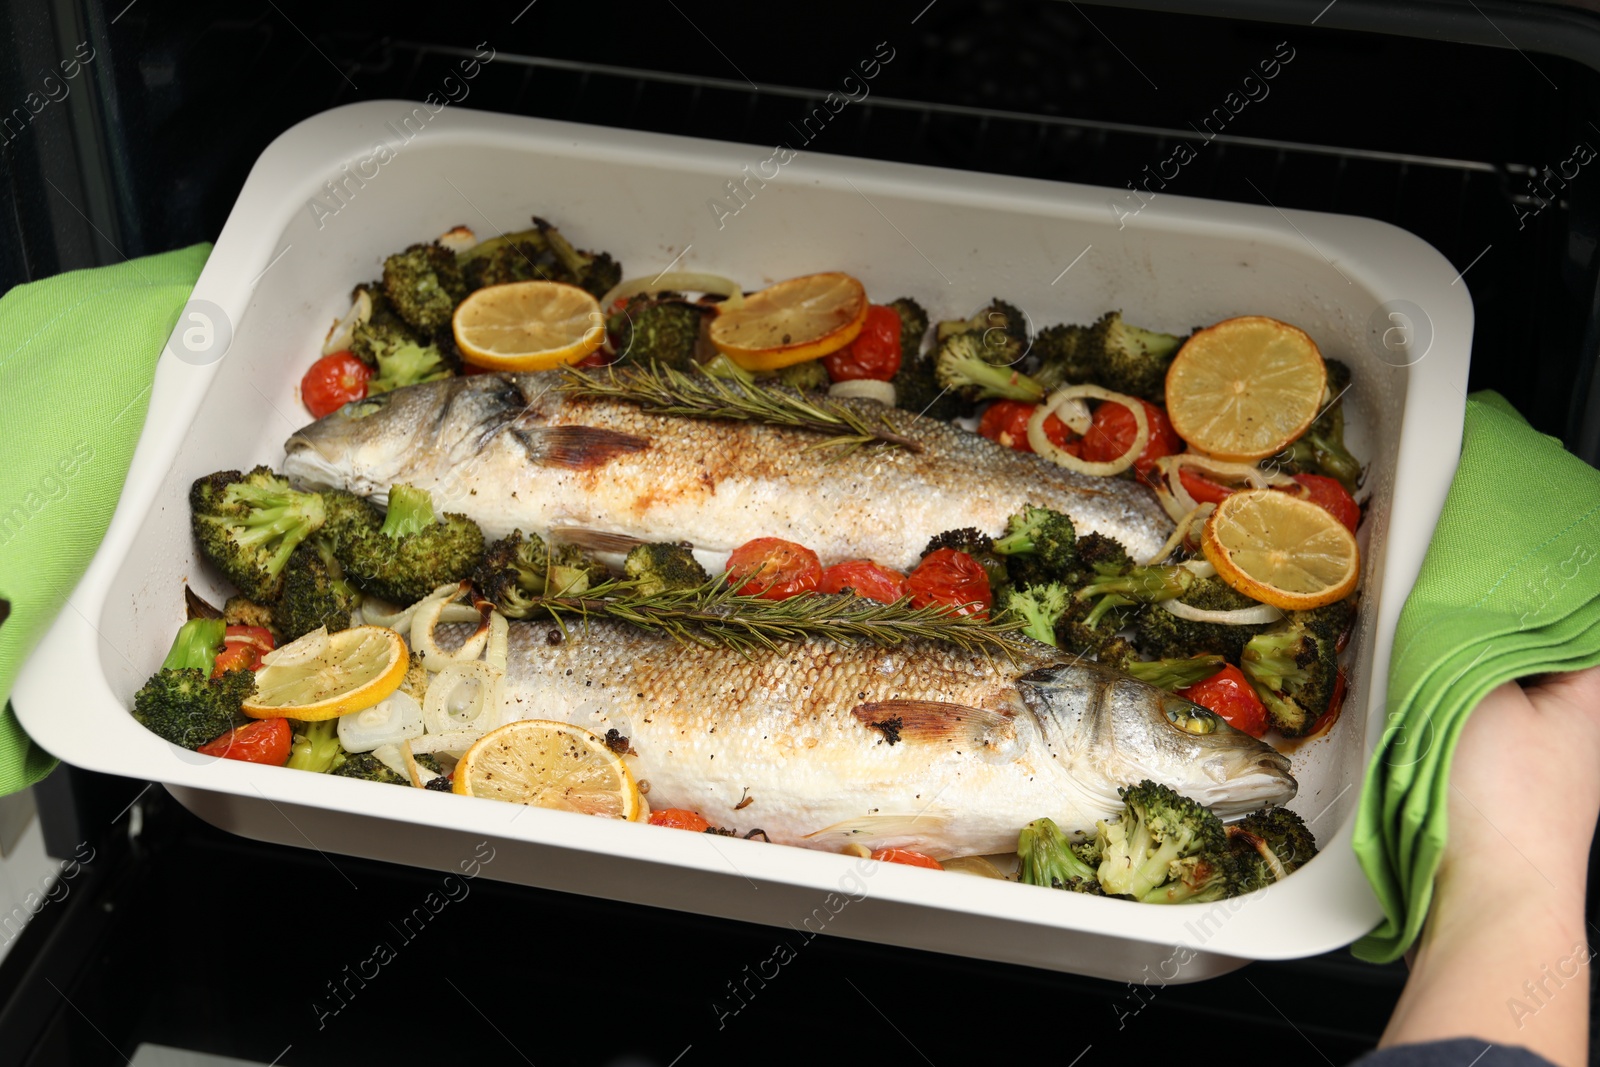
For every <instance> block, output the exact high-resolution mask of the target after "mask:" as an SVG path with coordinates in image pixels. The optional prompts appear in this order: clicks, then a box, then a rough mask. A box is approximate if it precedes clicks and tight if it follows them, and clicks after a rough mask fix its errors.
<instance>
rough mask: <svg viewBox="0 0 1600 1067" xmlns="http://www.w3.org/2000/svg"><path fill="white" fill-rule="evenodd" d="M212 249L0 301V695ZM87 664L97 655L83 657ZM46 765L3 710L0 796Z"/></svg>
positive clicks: (44, 613) (71, 582) (80, 545)
mask: <svg viewBox="0 0 1600 1067" xmlns="http://www.w3.org/2000/svg"><path fill="white" fill-rule="evenodd" d="M210 252H211V246H210V245H208V244H201V245H195V246H193V247H191V248H185V249H181V250H179V251H176V252H167V253H164V254H162V255H159V256H149V257H147V258H144V259H136V260H130V261H129V262H126V263H120V264H118V265H117V266H114V267H98V268H96V269H94V270H79V271H71V272H69V273H67V274H60V275H57V276H56V277H54V278H46V279H45V280H44V281H39V282H32V283H30V284H28V285H19V286H17V287H16V288H15V289H12V290H11V291H10V292H9V293H6V294H5V296H4V297H0V441H3V442H4V448H5V460H4V462H0V599H3V600H5V601H6V602H8V605H9V614H8V615H7V617H5V618H4V620H3V621H0V701H6V700H7V698H8V697H9V696H10V694H11V686H12V684H13V683H14V682H15V681H16V677H17V672H18V671H19V670H21V669H22V663H23V660H25V659H26V658H27V656H28V653H30V652H31V651H33V647H34V646H35V645H36V644H37V643H38V641H39V638H40V637H42V636H43V635H44V632H45V630H46V629H47V628H48V627H49V625H50V623H51V622H52V621H53V620H54V619H55V617H56V614H57V613H58V612H60V611H63V610H66V611H76V610H77V609H76V608H75V607H73V606H72V604H71V602H70V601H69V600H68V597H69V596H70V594H71V593H72V590H73V589H74V588H75V587H76V586H77V584H78V579H79V578H80V577H82V576H83V572H84V570H85V569H86V568H87V567H88V565H89V560H90V558H91V557H93V556H94V552H95V549H96V548H98V547H99V546H100V539H101V538H102V537H104V536H105V532H106V526H107V525H108V524H109V523H110V522H111V513H112V511H113V510H114V509H115V507H116V505H117V498H118V497H119V496H120V495H121V493H122V483H123V481H124V479H126V477H127V474H128V463H129V461H130V460H131V458H132V456H133V446H134V443H135V442H136V441H137V440H138V438H139V430H140V427H142V426H143V425H144V417H145V412H146V410H147V408H148V406H149V398H150V386H151V382H152V379H153V377H154V375H155V366H156V358H157V357H158V356H160V354H161V349H162V346H163V345H164V344H165V343H166V340H167V336H168V334H169V333H170V332H171V331H172V327H173V324H174V323H175V322H176V321H177V318H178V313H179V311H180V310H181V309H182V307H183V305H184V302H185V301H187V300H188V299H189V293H190V291H191V290H193V289H194V283H195V279H196V278H198V277H199V276H200V268H201V267H202V266H204V265H205V261H206V256H207V255H209V254H210ZM83 654H84V657H85V659H87V658H89V657H91V656H93V655H95V654H96V653H95V650H94V649H92V648H86V649H84V650H83ZM55 765H56V761H55V759H54V758H53V757H51V756H50V755H49V754H48V753H47V752H45V751H43V750H42V749H40V748H39V747H38V746H37V745H35V744H34V743H33V741H32V740H31V739H30V738H29V737H28V735H27V734H26V733H24V732H23V729H22V726H21V724H20V723H18V722H17V716H16V714H15V712H14V711H13V710H12V708H11V705H10V703H9V702H7V703H6V704H5V711H4V713H3V714H0V796H3V795H6V794H9V793H15V792H16V791H18V790H19V789H25V788H27V787H28V786H30V785H32V784H33V783H34V782H37V781H38V780H39V779H41V778H43V777H44V776H45V775H47V774H49V773H50V772H51V771H52V770H54V769H55Z"/></svg>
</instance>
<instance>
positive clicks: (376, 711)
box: [339, 689, 422, 752]
mask: <svg viewBox="0 0 1600 1067" xmlns="http://www.w3.org/2000/svg"><path fill="white" fill-rule="evenodd" d="M421 736H422V705H421V704H418V703H417V701H416V699H415V698H414V697H412V696H411V694H410V693H406V692H402V691H400V690H398V689H397V690H395V691H394V692H393V693H391V694H389V696H387V697H385V698H384V699H383V700H381V701H379V702H378V703H377V704H376V705H375V706H373V707H370V708H367V709H366V710H364V711H352V712H351V713H350V714H348V715H341V716H340V717H339V743H340V744H341V745H343V746H344V748H345V751H346V752H371V751H372V750H373V749H375V748H378V747H379V746H381V745H396V744H399V743H400V742H401V741H406V740H409V739H410V738H413V737H421Z"/></svg>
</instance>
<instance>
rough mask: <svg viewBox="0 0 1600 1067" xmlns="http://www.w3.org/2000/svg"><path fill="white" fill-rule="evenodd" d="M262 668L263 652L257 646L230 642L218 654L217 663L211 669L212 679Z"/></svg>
mask: <svg viewBox="0 0 1600 1067" xmlns="http://www.w3.org/2000/svg"><path fill="white" fill-rule="evenodd" d="M259 666H261V650H260V649H259V648H257V647H256V646H255V645H249V644H244V643H242V642H229V643H228V644H225V645H223V646H222V651H221V652H218V653H217V662H216V663H215V664H214V665H213V666H212V668H211V677H213V678H221V677H222V676H223V675H224V674H226V673H227V672H229V671H253V670H255V669H256V668H257V667H259Z"/></svg>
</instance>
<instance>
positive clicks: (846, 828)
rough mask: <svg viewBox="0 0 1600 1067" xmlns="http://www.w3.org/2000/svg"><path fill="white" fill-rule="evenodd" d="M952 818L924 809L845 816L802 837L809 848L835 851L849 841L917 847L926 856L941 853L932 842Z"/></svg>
mask: <svg viewBox="0 0 1600 1067" xmlns="http://www.w3.org/2000/svg"><path fill="white" fill-rule="evenodd" d="M951 822H952V820H951V818H950V817H949V816H948V815H935V814H930V813H928V812H923V813H922V814H920V815H863V816H862V817H861V818H859V819H846V820H844V821H843V822H836V823H834V824H833V825H832V826H824V827H823V828H822V829H820V830H818V831H816V832H815V833H810V834H807V835H806V836H805V840H806V842H807V843H808V845H809V846H810V847H812V848H826V849H833V850H838V849H842V848H844V847H845V846H846V845H849V844H858V845H862V846H864V847H866V848H869V849H880V848H897V847H898V848H916V849H917V851H919V852H926V853H928V854H929V855H934V854H936V853H942V851H943V850H942V849H940V848H939V847H938V845H937V844H934V843H931V842H932V840H933V839H935V838H938V837H939V836H940V835H941V834H942V833H944V831H946V830H948V829H949V827H950V824H951Z"/></svg>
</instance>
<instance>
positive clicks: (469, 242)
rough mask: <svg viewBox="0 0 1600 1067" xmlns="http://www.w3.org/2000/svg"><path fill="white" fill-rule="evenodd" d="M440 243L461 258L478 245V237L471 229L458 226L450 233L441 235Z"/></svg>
mask: <svg viewBox="0 0 1600 1067" xmlns="http://www.w3.org/2000/svg"><path fill="white" fill-rule="evenodd" d="M438 243H439V244H441V245H444V247H446V248H448V249H449V250H450V251H452V252H454V253H455V254H456V255H458V256H459V255H461V254H462V253H464V252H468V251H470V250H471V249H472V248H473V247H475V246H476V245H477V243H478V235H477V234H475V233H473V232H472V229H471V227H468V226H457V227H455V228H454V229H452V230H450V231H449V232H448V233H442V234H440V235H439V242H438Z"/></svg>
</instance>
